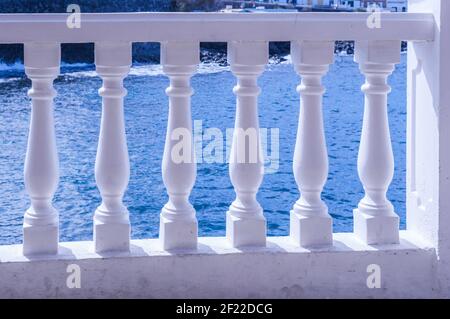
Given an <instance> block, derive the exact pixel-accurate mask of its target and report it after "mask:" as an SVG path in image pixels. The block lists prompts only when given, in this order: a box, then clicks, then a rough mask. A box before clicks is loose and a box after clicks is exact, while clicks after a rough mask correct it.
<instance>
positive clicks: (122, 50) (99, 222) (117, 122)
mask: <svg viewBox="0 0 450 319" xmlns="http://www.w3.org/2000/svg"><path fill="white" fill-rule="evenodd" d="M95 64H96V70H97V73H98V75H99V76H100V77H101V78H102V80H103V86H102V87H101V88H100V90H99V94H100V96H101V97H102V118H101V124H100V137H99V142H98V148H97V157H96V160H95V181H96V182H97V186H98V188H99V191H100V195H101V197H102V203H101V204H100V206H99V207H98V208H97V210H96V211H95V214H94V246H95V250H96V251H97V252H104V251H110V250H119V251H120V250H125V251H127V250H129V247H130V233H131V227H130V218H129V216H128V215H129V214H128V209H127V208H126V207H125V205H124V204H123V202H122V198H123V195H124V193H125V190H126V189H127V186H128V181H129V179H130V162H129V159H128V147H127V140H126V136H125V120H124V110H123V98H124V97H125V95H126V94H127V90H126V89H125V88H124V87H123V79H124V78H125V77H126V76H127V74H128V72H129V70H130V66H131V43H129V42H124V43H96V44H95Z"/></svg>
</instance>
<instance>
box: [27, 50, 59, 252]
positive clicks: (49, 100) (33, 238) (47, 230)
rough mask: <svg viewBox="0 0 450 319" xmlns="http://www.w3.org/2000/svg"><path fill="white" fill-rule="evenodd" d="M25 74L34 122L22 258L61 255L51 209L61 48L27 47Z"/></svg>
mask: <svg viewBox="0 0 450 319" xmlns="http://www.w3.org/2000/svg"><path fill="white" fill-rule="evenodd" d="M24 50H25V51H24V53H25V72H26V74H27V76H28V77H29V78H30V79H31V81H32V87H31V89H30V90H29V91H28V95H29V96H30V98H31V101H32V103H31V122H30V131H29V137H28V147H27V153H26V158H25V171H24V175H25V188H26V190H27V192H28V194H29V196H30V199H31V206H30V208H29V209H28V210H27V211H26V213H25V217H24V223H23V254H24V255H33V254H57V253H58V237H59V233H58V223H59V221H58V212H57V211H56V210H55V208H54V207H53V205H52V199H53V195H54V193H55V191H56V188H57V186H58V179H59V167H58V153H57V150H56V141H55V128H54V122H53V98H54V97H55V96H56V91H55V90H54V88H53V80H54V79H55V78H56V77H57V76H58V74H59V63H60V45H59V44H57V43H26V44H25V47H24Z"/></svg>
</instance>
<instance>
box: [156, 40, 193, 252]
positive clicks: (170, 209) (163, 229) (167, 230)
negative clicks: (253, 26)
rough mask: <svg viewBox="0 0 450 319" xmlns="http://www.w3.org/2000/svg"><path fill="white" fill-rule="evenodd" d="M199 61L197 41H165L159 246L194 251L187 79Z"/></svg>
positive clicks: (191, 148)
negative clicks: (166, 80) (165, 98)
mask: <svg viewBox="0 0 450 319" xmlns="http://www.w3.org/2000/svg"><path fill="white" fill-rule="evenodd" d="M199 59H200V53H199V43H198V42H164V43H162V44H161V64H162V65H163V71H164V73H165V74H166V75H167V76H168V77H169V79H170V86H169V87H168V88H167V89H166V94H167V95H168V96H169V115H168V120H167V133H166V142H165V147H164V154H163V161H162V177H163V181H164V185H165V186H166V189H167V193H168V195H169V201H168V202H167V204H166V205H164V207H163V209H162V211H161V218H160V232H159V237H160V241H161V244H162V247H163V248H164V249H166V250H170V249H194V248H196V247H197V236H198V224H197V219H196V217H195V209H194V207H193V206H192V205H191V203H190V202H189V195H190V193H191V190H192V187H193V186H194V183H195V178H196V174H197V166H196V162H195V153H194V144H193V136H192V118H191V95H192V94H193V90H192V88H191V86H190V78H191V76H192V75H193V74H194V73H195V72H196V70H197V67H198V63H199Z"/></svg>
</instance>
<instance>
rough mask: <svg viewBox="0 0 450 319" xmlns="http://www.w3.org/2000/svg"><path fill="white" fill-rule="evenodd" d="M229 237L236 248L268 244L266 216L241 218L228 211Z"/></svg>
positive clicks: (227, 231)
mask: <svg viewBox="0 0 450 319" xmlns="http://www.w3.org/2000/svg"><path fill="white" fill-rule="evenodd" d="M226 233H227V239H228V241H229V242H230V243H231V245H232V246H233V247H235V248H239V247H246V246H247V247H250V246H254V247H256V246H260V247H265V246H266V219H265V218H264V217H259V216H258V217H256V218H254V217H251V218H245V219H243V218H239V217H235V216H233V215H231V214H230V212H227V223H226Z"/></svg>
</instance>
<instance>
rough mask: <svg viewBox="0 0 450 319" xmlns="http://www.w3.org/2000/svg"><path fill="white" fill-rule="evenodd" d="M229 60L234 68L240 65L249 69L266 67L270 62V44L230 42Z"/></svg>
mask: <svg viewBox="0 0 450 319" xmlns="http://www.w3.org/2000/svg"><path fill="white" fill-rule="evenodd" d="M227 59H228V63H230V65H231V67H232V68H233V67H234V66H238V65H243V66H246V67H247V68H249V69H250V67H252V66H261V65H262V66H265V65H266V64H267V63H268V62H269V43H268V42H266V41H231V42H228V46H227ZM262 71H263V70H261V72H262Z"/></svg>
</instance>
